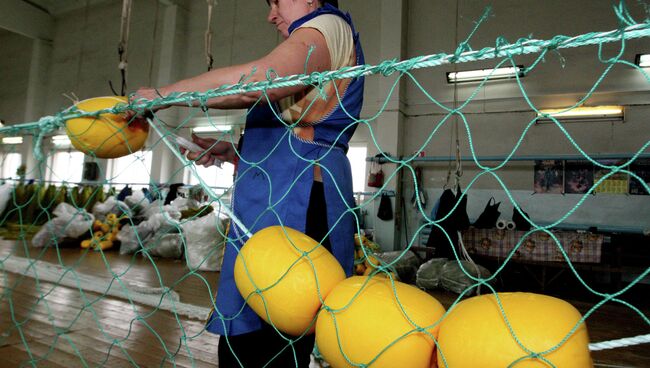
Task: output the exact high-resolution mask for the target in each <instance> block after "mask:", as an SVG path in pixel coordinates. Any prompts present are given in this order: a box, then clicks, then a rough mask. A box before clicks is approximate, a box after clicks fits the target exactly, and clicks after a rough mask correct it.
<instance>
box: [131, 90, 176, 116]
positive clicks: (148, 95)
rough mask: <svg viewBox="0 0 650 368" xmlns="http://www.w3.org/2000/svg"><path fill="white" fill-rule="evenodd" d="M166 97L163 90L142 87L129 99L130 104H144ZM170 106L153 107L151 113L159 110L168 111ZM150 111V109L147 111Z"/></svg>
mask: <svg viewBox="0 0 650 368" xmlns="http://www.w3.org/2000/svg"><path fill="white" fill-rule="evenodd" d="M163 97H166V96H165V94H164V91H163V90H162V88H160V89H158V88H152V87H141V88H140V89H138V90H137V91H135V93H134V94H132V95H131V98H130V99H129V102H131V103H137V104H138V103H139V104H144V103H148V102H151V101H153V100H156V99H160V98H163ZM169 106H170V105H159V106H152V107H151V109H150V110H151V111H152V112H156V111H158V110H162V109H166V108H168V107H169ZM147 110H149V109H147Z"/></svg>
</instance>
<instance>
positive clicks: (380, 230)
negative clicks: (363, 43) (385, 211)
mask: <svg viewBox="0 0 650 368" xmlns="http://www.w3.org/2000/svg"><path fill="white" fill-rule="evenodd" d="M406 7H407V0H381V14H380V19H379V22H380V27H379V28H380V30H381V31H380V45H381V46H380V54H379V55H380V59H381V60H378V61H377V62H381V61H383V60H387V59H394V58H397V59H400V60H401V59H403V56H404V52H403V50H404V49H405V47H404V45H405V42H406V37H405V32H404V31H403V30H404V29H405V24H406V16H405V15H406V11H407V9H406ZM372 78H380V81H379V89H380V90H379V93H378V94H377V95H378V100H380V101H377V103H381V102H383V101H384V100H385V99H386V96H388V94H389V92H390V91H391V88H392V87H393V84H394V82H395V78H397V75H396V74H395V75H393V76H391V77H383V76H375V77H372ZM400 84H401V83H400ZM403 90H404V89H403V88H401V86H400V85H399V84H398V85H397V86H396V87H395V89H394V90H393V92H392V95H391V97H390V99H389V100H388V104H387V105H386V108H385V110H384V112H383V113H382V114H381V115H380V116H379V117H378V118H377V119H376V120H375V121H374V122H372V123H371V126H372V129H373V132H374V134H375V139H376V140H377V144H378V146H379V149H381V151H383V152H388V153H390V154H391V155H393V156H399V155H401V154H402V143H401V142H402V130H403V126H404V124H403V120H404V117H403V114H402V113H401V112H400V95H401V94H402V93H403V92H402V91H403ZM379 149H378V148H377V147H375V146H374V144H372V143H370V142H369V147H368V154H369V156H374V155H375V154H377V153H378V150H379ZM395 169H396V165H394V164H384V165H383V167H382V170H383V172H384V176H385V180H386V186H385V190H392V191H395V192H396V193H397V196H395V197H392V198H391V202H392V209H393V220H391V221H383V220H380V219H379V218H378V217H377V209H378V208H379V202H380V197H378V199H377V200H376V204H375V206H374V208H375V211H374V213H370V214H369V216H372V217H373V218H372V221H373V223H374V228H375V237H376V239H377V242H378V243H379V244H380V245H381V246H382V248H383V250H385V251H391V250H396V249H401V248H402V244H401V241H400V227H401V226H403V225H402V224H401V211H400V205H401V204H400V198H399V191H400V190H401V187H400V182H401V180H400V177H399V176H398V175H396V176H395V177H394V178H392V179H391V180H390V181H388V178H389V177H390V175H392V174H393V172H395ZM368 190H369V191H372V190H374V188H368Z"/></svg>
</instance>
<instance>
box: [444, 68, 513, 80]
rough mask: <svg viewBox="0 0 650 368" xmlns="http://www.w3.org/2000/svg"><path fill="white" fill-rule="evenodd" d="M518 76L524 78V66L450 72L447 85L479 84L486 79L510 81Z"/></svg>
mask: <svg viewBox="0 0 650 368" xmlns="http://www.w3.org/2000/svg"><path fill="white" fill-rule="evenodd" d="M517 75H518V76H519V77H520V78H522V77H524V67H523V65H517V66H516V67H508V68H496V69H477V70H466V71H462V72H449V73H447V83H463V82H479V81H482V80H484V79H487V80H499V79H509V78H514V77H515V76H517Z"/></svg>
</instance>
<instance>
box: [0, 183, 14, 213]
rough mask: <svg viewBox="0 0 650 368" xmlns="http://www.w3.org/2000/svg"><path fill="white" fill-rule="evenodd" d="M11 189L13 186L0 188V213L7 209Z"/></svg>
mask: <svg viewBox="0 0 650 368" xmlns="http://www.w3.org/2000/svg"><path fill="white" fill-rule="evenodd" d="M13 189H14V186H13V184H3V185H1V186H0V213H3V212H4V211H5V209H6V208H7V204H8V203H9V200H10V199H11V192H12V191H13Z"/></svg>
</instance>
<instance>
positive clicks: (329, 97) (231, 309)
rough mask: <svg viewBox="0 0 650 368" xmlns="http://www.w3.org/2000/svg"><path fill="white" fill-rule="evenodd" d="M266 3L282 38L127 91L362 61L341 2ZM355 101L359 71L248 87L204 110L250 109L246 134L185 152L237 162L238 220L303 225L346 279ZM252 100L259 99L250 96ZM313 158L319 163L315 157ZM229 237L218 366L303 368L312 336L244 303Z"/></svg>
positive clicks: (199, 159)
mask: <svg viewBox="0 0 650 368" xmlns="http://www.w3.org/2000/svg"><path fill="white" fill-rule="evenodd" d="M267 3H269V6H270V10H269V15H268V18H267V20H268V21H269V22H270V23H272V24H274V25H275V26H276V28H277V30H278V32H280V33H281V34H282V36H284V38H285V40H284V42H282V43H281V44H280V45H278V46H277V47H276V48H275V49H274V50H273V51H271V52H270V53H269V54H268V55H266V56H264V57H262V58H261V59H259V60H255V61H253V62H250V63H246V64H242V65H236V66H232V67H226V68H221V69H216V70H213V71H210V72H207V73H204V74H202V75H199V76H197V77H193V78H189V79H186V80H182V81H179V82H177V83H174V84H171V85H169V86H165V87H162V88H158V89H157V90H154V89H151V88H143V89H140V90H138V91H137V92H136V94H135V96H134V97H135V98H136V99H140V98H144V99H149V100H152V99H155V98H158V97H160V95H162V96H166V95H168V94H169V93H172V92H188V91H206V90H209V89H213V88H216V87H218V86H220V85H223V84H234V83H237V82H238V81H239V79H240V77H241V75H248V74H250V72H251V70H253V68H256V69H257V70H258V72H257V73H255V75H253V76H252V77H251V79H250V80H249V81H251V82H252V81H257V80H265V79H266V71H267V70H269V69H272V70H273V71H275V72H276V73H277V75H280V76H286V75H293V74H301V73H305V72H306V73H307V74H309V73H312V72H322V71H326V70H335V69H339V68H342V67H345V66H354V65H359V64H363V63H364V60H363V53H362V49H361V45H360V43H359V37H358V34H357V33H356V32H355V30H354V26H353V25H352V21H351V19H350V17H349V15H347V14H344V13H342V12H341V11H340V10H339V9H338V7H337V5H338V4H337V1H336V0H270V1H269V0H267ZM305 60H308V63H307V65H305ZM337 94H338V97H337ZM362 98H363V78H358V79H354V80H350V79H348V80H339V81H335V82H329V83H325V84H324V86H319V87H315V86H302V85H301V86H296V87H289V88H282V89H273V90H268V91H267V93H266V95H265V96H264V95H263V94H262V93H246V94H241V95H236V96H228V97H220V98H215V99H212V100H209V101H208V102H207V107H213V108H220V109H228V108H250V107H252V106H254V107H252V108H251V109H250V110H249V112H248V116H247V120H246V127H245V139H243V142H241V143H240V144H239V147H234V146H233V145H232V144H230V143H227V142H215V141H214V140H211V139H202V138H198V137H193V139H194V141H195V143H197V144H198V145H200V146H202V147H203V148H205V149H206V150H208V152H207V153H188V157H189V158H190V159H196V163H197V164H202V165H206V166H209V165H211V164H213V163H214V160H215V159H219V160H222V161H230V162H234V161H238V167H237V174H236V175H237V179H236V182H235V186H234V190H233V200H232V207H233V211H234V213H235V215H236V216H237V217H238V218H239V219H240V220H241V221H242V223H243V224H244V225H245V226H246V227H248V229H249V230H250V231H251V232H252V233H255V232H257V231H259V230H261V229H263V228H266V227H268V226H272V225H278V224H282V225H284V226H288V227H291V228H294V229H296V230H299V231H303V232H305V233H306V234H307V235H310V236H311V237H312V238H314V239H316V240H317V241H319V242H321V244H323V245H324V246H326V247H327V248H328V249H330V250H331V252H332V253H333V254H334V256H335V257H336V258H337V259H338V261H339V262H340V263H341V265H342V266H343V268H344V270H345V272H346V273H347V275H348V276H350V275H351V274H352V267H353V263H354V243H353V234H354V221H353V216H352V214H351V213H352V211H350V210H349V209H350V208H351V207H353V204H354V198H353V195H352V176H351V170H350V164H349V161H348V160H347V157H346V155H345V154H346V152H347V149H348V142H349V140H350V137H351V136H352V134H353V133H354V130H355V128H356V124H355V119H357V118H358V117H359V113H360V111H361V104H362ZM259 99H262V101H261V103H256V102H257V101H258V100H259ZM341 105H342V106H344V108H342V107H341ZM179 106H182V105H179ZM185 106H186V105H185ZM278 117H280V119H279V118H278ZM351 117H353V118H354V119H353V118H351ZM238 158H239V160H237V159H238ZM315 161H317V162H318V164H317V165H314V164H312V162H315ZM328 232H329V234H328ZM229 239H231V241H229V242H228V245H227V247H226V251H225V256H224V263H223V266H222V269H221V277H220V281H219V290H218V292H217V297H216V304H215V306H216V310H215V313H213V314H212V316H211V317H210V319H209V321H208V325H207V330H208V331H210V332H214V333H218V334H220V335H221V336H222V338H221V340H220V343H219V366H220V367H231V366H240V363H241V365H242V366H244V367H262V366H265V365H266V364H267V363H268V362H269V361H271V363H269V364H268V365H266V366H267V367H291V366H295V365H296V361H297V364H298V366H300V367H307V366H308V365H309V355H310V353H311V351H312V349H313V345H314V337H313V335H309V336H302V337H297V336H285V337H286V338H287V339H291V340H294V342H293V343H292V344H288V342H287V340H286V339H285V338H284V337H283V336H281V335H279V334H278V333H277V332H276V331H275V329H273V327H272V326H269V325H267V324H266V323H265V322H264V321H263V320H261V319H260V318H259V317H258V316H257V315H256V314H255V312H253V311H252V310H251V309H250V308H249V307H248V306H247V305H245V301H244V299H243V298H242V297H241V295H240V294H239V292H238V290H237V288H236V285H235V282H234V278H233V268H234V261H235V258H236V256H237V249H238V248H240V247H241V246H242V245H243V241H244V240H245V238H244V237H243V232H242V231H241V229H239V228H238V227H237V226H234V224H233V226H232V228H231V232H230V234H229ZM224 336H227V343H226V338H224ZM233 352H234V354H233ZM280 352H281V354H279V355H278V356H276V355H277V354H278V353H280ZM294 352H295V354H296V360H294ZM237 360H239V362H238V361H237Z"/></svg>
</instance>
